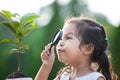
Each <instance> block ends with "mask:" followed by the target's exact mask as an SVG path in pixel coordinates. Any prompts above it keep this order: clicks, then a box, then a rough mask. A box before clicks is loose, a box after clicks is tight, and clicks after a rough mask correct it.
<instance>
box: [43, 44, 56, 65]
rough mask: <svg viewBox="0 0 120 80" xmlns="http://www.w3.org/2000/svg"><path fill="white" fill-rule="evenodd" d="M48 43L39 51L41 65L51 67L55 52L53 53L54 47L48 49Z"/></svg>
mask: <svg viewBox="0 0 120 80" xmlns="http://www.w3.org/2000/svg"><path fill="white" fill-rule="evenodd" d="M50 45H51V44H48V45H47V46H45V50H43V51H42V53H41V59H42V62H43V65H46V66H49V67H50V66H51V67H52V66H53V63H54V60H55V54H54V47H52V48H51V50H49V49H50Z"/></svg>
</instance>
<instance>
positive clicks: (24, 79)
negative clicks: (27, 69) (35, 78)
mask: <svg viewBox="0 0 120 80" xmlns="http://www.w3.org/2000/svg"><path fill="white" fill-rule="evenodd" d="M6 80H32V78H30V77H28V78H27V77H26V78H13V79H6Z"/></svg>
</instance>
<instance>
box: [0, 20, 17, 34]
mask: <svg viewBox="0 0 120 80" xmlns="http://www.w3.org/2000/svg"><path fill="white" fill-rule="evenodd" d="M0 24H3V25H5V26H6V27H8V28H9V29H10V30H11V32H13V33H14V34H16V30H15V29H14V27H12V26H11V24H12V23H10V22H5V21H4V22H0Z"/></svg>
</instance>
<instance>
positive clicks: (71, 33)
mask: <svg viewBox="0 0 120 80" xmlns="http://www.w3.org/2000/svg"><path fill="white" fill-rule="evenodd" d="M68 35H73V36H75V37H77V34H75V33H73V32H69V33H67V34H65V37H66V36H68Z"/></svg>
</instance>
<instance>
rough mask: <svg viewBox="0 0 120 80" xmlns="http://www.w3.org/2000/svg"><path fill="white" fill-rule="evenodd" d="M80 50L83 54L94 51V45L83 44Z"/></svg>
mask: <svg viewBox="0 0 120 80" xmlns="http://www.w3.org/2000/svg"><path fill="white" fill-rule="evenodd" d="M82 50H83V51H84V54H92V53H93V51H94V45H93V44H85V45H83V46H82Z"/></svg>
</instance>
